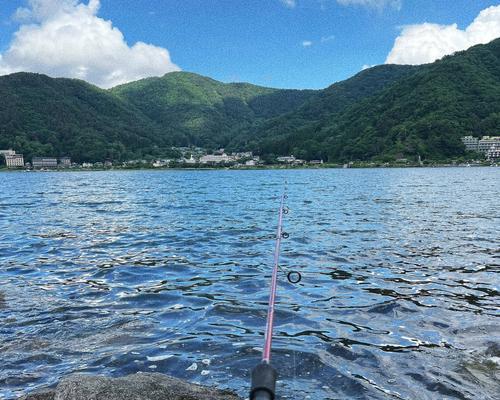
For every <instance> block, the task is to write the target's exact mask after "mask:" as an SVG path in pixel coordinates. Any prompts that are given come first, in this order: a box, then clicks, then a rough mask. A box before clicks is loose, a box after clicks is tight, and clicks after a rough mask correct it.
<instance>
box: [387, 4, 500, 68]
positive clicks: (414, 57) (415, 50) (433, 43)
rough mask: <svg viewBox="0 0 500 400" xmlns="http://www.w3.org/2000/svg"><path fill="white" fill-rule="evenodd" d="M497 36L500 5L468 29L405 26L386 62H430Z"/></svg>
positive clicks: (479, 16)
mask: <svg viewBox="0 0 500 400" xmlns="http://www.w3.org/2000/svg"><path fill="white" fill-rule="evenodd" d="M497 37H500V6H491V7H488V8H486V9H484V10H483V11H481V12H480V13H479V15H478V16H477V17H476V19H475V20H474V21H473V22H472V23H471V24H470V25H469V26H468V27H467V28H466V29H465V30H461V29H459V28H458V26H457V24H453V25H438V24H431V23H424V24H419V25H410V26H406V27H404V28H403V31H402V32H401V34H400V36H399V37H398V38H397V39H396V41H395V43H394V46H393V48H392V50H391V52H390V53H389V55H388V56H387V59H386V61H385V62H386V64H413V65H418V64H425V63H430V62H433V61H436V60H438V59H440V58H442V57H444V56H445V55H448V54H452V53H454V52H456V51H461V50H466V49H468V48H469V47H471V46H474V45H476V44H480V43H488V42H490V41H491V40H493V39H495V38H497Z"/></svg>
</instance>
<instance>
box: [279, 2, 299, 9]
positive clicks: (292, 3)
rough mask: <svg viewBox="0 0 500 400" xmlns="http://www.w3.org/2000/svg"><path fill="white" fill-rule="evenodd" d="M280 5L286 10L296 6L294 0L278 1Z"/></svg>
mask: <svg viewBox="0 0 500 400" xmlns="http://www.w3.org/2000/svg"><path fill="white" fill-rule="evenodd" d="M280 2H281V3H283V4H284V5H285V7H288V8H294V7H295V6H296V5H297V1H296V0H280Z"/></svg>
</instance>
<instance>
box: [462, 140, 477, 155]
mask: <svg viewBox="0 0 500 400" xmlns="http://www.w3.org/2000/svg"><path fill="white" fill-rule="evenodd" d="M462 142H463V144H464V145H465V150H467V151H477V145H478V143H479V139H478V138H477V137H475V136H464V137H463V138H462Z"/></svg>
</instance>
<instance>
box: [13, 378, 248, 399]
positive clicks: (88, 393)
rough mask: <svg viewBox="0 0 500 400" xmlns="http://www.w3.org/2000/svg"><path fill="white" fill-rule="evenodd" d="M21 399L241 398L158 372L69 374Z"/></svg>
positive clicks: (231, 393)
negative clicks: (106, 374)
mask: <svg viewBox="0 0 500 400" xmlns="http://www.w3.org/2000/svg"><path fill="white" fill-rule="evenodd" d="M20 400H241V398H240V397H238V396H237V395H236V394H234V393H233V392H230V391H227V390H219V389H214V388H210V387H207V386H202V385H197V384H194V383H189V382H186V381H183V380H180V379H177V378H173V377H170V376H167V375H162V374H157V373H138V374H134V375H129V376H126V377H123V378H107V377H103V376H90V375H81V374H76V375H70V376H68V377H66V378H64V379H62V380H61V382H59V384H58V385H57V387H55V388H53V389H47V390H43V391H39V392H35V393H31V394H29V395H26V396H23V397H21V398H20Z"/></svg>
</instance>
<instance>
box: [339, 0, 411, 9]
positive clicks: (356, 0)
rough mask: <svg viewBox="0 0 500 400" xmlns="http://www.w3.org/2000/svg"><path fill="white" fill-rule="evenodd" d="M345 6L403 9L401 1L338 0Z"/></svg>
mask: <svg viewBox="0 0 500 400" xmlns="http://www.w3.org/2000/svg"><path fill="white" fill-rule="evenodd" d="M337 3H339V4H341V5H343V6H365V7H370V8H378V9H383V8H385V7H387V6H390V7H394V8H396V9H398V10H399V9H401V0H337Z"/></svg>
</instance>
